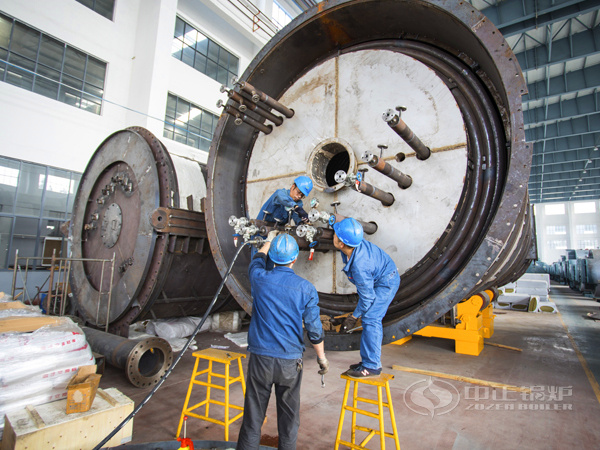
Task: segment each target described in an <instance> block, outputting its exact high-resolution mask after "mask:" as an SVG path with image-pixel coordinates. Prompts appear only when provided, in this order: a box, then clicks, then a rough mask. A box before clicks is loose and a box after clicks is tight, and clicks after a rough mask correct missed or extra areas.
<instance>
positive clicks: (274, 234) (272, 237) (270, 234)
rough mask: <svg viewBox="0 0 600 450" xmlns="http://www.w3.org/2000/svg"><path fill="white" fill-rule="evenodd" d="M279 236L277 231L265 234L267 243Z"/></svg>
mask: <svg viewBox="0 0 600 450" xmlns="http://www.w3.org/2000/svg"><path fill="white" fill-rule="evenodd" d="M278 234H279V231H277V230H272V231H269V234H267V242H271V241H273V239H275V237H276V236H277V235H278Z"/></svg>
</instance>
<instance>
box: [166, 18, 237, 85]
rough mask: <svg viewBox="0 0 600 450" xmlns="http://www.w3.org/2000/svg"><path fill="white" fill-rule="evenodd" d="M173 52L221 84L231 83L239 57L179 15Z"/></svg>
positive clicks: (175, 55) (176, 56)
mask: <svg viewBox="0 0 600 450" xmlns="http://www.w3.org/2000/svg"><path fill="white" fill-rule="evenodd" d="M171 54H172V55H173V57H174V58H177V59H178V60H180V61H183V62H184V63H186V64H187V65H188V66H191V67H193V68H194V69H196V70H197V71H199V72H202V73H203V74H204V75H206V76H209V77H210V78H212V79H213V80H217V81H218V82H219V83H221V84H225V85H231V78H232V77H234V76H237V75H238V68H239V59H238V57H237V56H234V55H233V54H232V53H230V52H228V51H227V50H225V49H224V48H223V47H221V46H220V45H219V44H217V43H216V42H215V41H213V40H212V39H209V38H207V37H206V36H205V35H204V34H202V33H201V32H200V31H198V30H197V29H195V28H194V27H193V26H191V25H190V24H189V23H187V22H185V21H184V20H182V19H181V18H179V17H177V20H176V22H175V38H174V39H173V48H172V51H171Z"/></svg>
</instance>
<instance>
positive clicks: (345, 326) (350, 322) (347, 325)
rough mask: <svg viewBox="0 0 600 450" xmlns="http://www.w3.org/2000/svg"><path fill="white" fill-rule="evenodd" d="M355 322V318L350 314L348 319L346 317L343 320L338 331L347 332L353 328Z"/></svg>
mask: <svg viewBox="0 0 600 450" xmlns="http://www.w3.org/2000/svg"><path fill="white" fill-rule="evenodd" d="M357 320H358V319H357V318H356V317H354V316H353V315H352V314H350V315H349V316H348V317H346V318H345V319H344V322H343V323H342V327H341V328H340V331H341V332H343V333H347V332H349V331H350V330H351V329H353V328H354V326H355V325H356V321H357Z"/></svg>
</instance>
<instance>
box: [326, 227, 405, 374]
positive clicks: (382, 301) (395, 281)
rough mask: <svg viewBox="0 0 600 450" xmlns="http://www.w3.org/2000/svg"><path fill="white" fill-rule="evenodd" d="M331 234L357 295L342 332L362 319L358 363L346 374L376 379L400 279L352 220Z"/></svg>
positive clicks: (387, 259)
mask: <svg viewBox="0 0 600 450" xmlns="http://www.w3.org/2000/svg"><path fill="white" fill-rule="evenodd" d="M333 231H334V236H333V245H334V246H335V248H337V249H338V250H339V251H340V252H341V254H342V261H343V262H344V264H345V266H344V268H343V269H342V270H343V272H344V273H345V274H346V275H347V276H348V280H349V281H350V282H351V283H353V284H354V285H355V286H356V291H357V293H358V304H357V305H356V308H355V309H354V312H353V313H352V314H351V315H349V316H348V317H346V319H344V322H343V323H342V327H341V331H346V332H348V331H351V330H352V329H353V328H354V327H355V325H356V321H357V320H358V318H359V317H360V318H361V319H362V336H361V338H360V357H361V362H360V363H358V364H353V365H351V366H350V370H348V371H347V372H346V374H347V375H349V376H351V377H354V378H363V377H372V376H377V375H379V374H380V373H381V342H382V340H383V325H382V320H383V317H384V316H385V314H386V312H387V309H388V307H389V305H390V303H391V302H392V300H393V298H394V296H395V295H396V292H397V291H398V287H399V286H400V275H399V274H398V269H397V268H396V264H395V263H394V261H393V260H392V258H390V256H389V255H388V254H387V253H385V252H384V251H383V250H382V249H380V248H379V247H377V246H376V245H375V244H372V243H371V242H369V241H367V240H365V239H363V228H362V225H361V224H360V223H359V222H358V221H356V220H355V219H353V218H350V217H349V218H346V219H344V220H342V221H341V222H338V223H335V224H334V225H333Z"/></svg>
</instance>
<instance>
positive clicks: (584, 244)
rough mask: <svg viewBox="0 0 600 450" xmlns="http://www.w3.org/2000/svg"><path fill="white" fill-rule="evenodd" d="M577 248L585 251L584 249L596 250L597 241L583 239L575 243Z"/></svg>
mask: <svg viewBox="0 0 600 450" xmlns="http://www.w3.org/2000/svg"><path fill="white" fill-rule="evenodd" d="M577 246H578V247H577V248H580V249H586V248H598V239H584V240H581V241H577Z"/></svg>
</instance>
